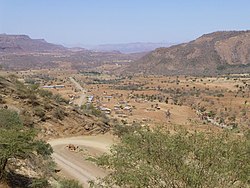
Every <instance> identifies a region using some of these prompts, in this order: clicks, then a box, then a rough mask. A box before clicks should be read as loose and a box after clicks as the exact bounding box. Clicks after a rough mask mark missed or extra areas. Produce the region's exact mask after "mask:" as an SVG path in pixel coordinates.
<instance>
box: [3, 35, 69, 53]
mask: <svg viewBox="0 0 250 188" xmlns="http://www.w3.org/2000/svg"><path fill="white" fill-rule="evenodd" d="M59 50H65V48H64V47H63V46H60V45H55V44H51V43H48V42H46V41H45V40H44V39H31V38H30V37H29V36H27V35H6V34H0V52H33V51H34V52H36V51H59Z"/></svg>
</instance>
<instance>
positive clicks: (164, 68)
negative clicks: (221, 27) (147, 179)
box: [127, 31, 250, 75]
mask: <svg viewBox="0 0 250 188" xmlns="http://www.w3.org/2000/svg"><path fill="white" fill-rule="evenodd" d="M127 70H128V72H143V73H146V74H165V75H173V74H194V75H203V74H206V75H209V74H218V73H230V72H232V73H238V72H250V31H224V32H214V33H210V34H205V35H203V36H201V37H199V38H198V39H196V40H194V41H191V42H189V43H185V44H180V45H176V46H172V47H169V48H158V49H156V50H155V51H153V52H151V53H149V54H147V55H146V56H144V57H142V58H141V59H140V60H138V61H136V62H135V63H134V64H133V65H131V66H129V67H128V69H127Z"/></svg>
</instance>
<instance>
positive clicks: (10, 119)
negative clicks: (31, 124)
mask: <svg viewBox="0 0 250 188" xmlns="http://www.w3.org/2000/svg"><path fill="white" fill-rule="evenodd" d="M20 126H22V121H21V119H20V118H19V115H18V114H17V112H14V111H11V110H8V109H0V128H5V129H13V128H17V127H20Z"/></svg>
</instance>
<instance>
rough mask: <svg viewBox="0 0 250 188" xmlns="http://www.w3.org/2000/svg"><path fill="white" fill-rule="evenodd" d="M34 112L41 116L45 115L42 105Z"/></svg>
mask: <svg viewBox="0 0 250 188" xmlns="http://www.w3.org/2000/svg"><path fill="white" fill-rule="evenodd" d="M34 114H35V115H36V116H38V117H40V118H44V117H45V112H44V110H43V108H42V107H40V106H38V107H36V108H35V109H34Z"/></svg>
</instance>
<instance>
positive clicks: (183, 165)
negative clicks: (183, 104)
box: [92, 127, 250, 188]
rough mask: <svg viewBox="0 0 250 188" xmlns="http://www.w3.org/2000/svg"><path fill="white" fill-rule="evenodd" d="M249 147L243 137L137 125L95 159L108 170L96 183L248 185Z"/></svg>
mask: <svg viewBox="0 0 250 188" xmlns="http://www.w3.org/2000/svg"><path fill="white" fill-rule="evenodd" d="M125 132H126V131H125ZM246 135H248V134H246ZM249 149H250V140H249V139H248V137H247V136H246V137H243V136H242V137H237V136H235V135H229V134H228V133H226V132H225V133H223V134H216V135H214V134H209V133H207V134H205V133H188V132H185V131H180V132H179V133H169V132H166V131H163V130H158V129H154V130H150V129H148V128H147V127H146V128H141V129H138V130H136V131H134V132H128V133H127V134H124V135H123V136H122V137H121V141H120V142H119V143H118V144H116V145H114V146H113V147H112V148H111V151H110V153H109V154H104V155H102V156H101V157H98V158H97V164H98V165H100V166H103V167H106V168H109V169H110V172H111V173H110V174H109V175H107V176H106V177H104V178H103V179H101V181H100V182H99V183H97V184H96V186H97V187H156V188H157V187H208V188H213V187H249V186H250V158H249V152H250V151H249ZM92 186H95V185H93V184H92Z"/></svg>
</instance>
